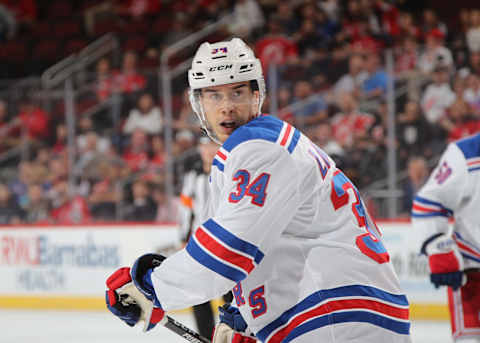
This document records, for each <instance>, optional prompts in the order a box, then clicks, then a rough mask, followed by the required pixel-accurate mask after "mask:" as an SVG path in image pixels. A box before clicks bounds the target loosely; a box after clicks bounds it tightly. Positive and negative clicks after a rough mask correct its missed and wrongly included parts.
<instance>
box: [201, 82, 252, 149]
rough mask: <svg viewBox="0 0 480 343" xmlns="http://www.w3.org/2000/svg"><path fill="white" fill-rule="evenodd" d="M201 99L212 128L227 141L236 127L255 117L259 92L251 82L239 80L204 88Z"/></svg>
mask: <svg viewBox="0 0 480 343" xmlns="http://www.w3.org/2000/svg"><path fill="white" fill-rule="evenodd" d="M201 101H202V106H203V110H204V111H205V117H206V119H207V121H208V124H209V126H210V128H211V130H213V132H214V133H215V135H216V136H217V137H218V139H219V140H220V141H221V142H225V141H226V140H227V138H228V136H230V135H231V134H232V132H233V131H234V130H235V129H236V128H238V127H240V126H242V125H244V124H246V123H248V122H249V121H250V120H252V119H253V118H255V116H256V114H257V111H258V101H259V93H258V91H252V89H251V88H250V83H249V82H237V83H232V84H228V85H221V86H213V87H207V88H204V89H202V96H201Z"/></svg>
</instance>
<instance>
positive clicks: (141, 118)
mask: <svg viewBox="0 0 480 343" xmlns="http://www.w3.org/2000/svg"><path fill="white" fill-rule="evenodd" d="M135 129H141V130H143V131H145V132H146V133H148V134H155V133H160V132H161V130H162V129H163V118H162V112H161V110H160V108H159V107H158V106H156V105H155V103H154V100H153V97H152V95H151V94H149V93H143V94H142V95H141V96H140V98H139V99H138V102H137V107H136V108H133V109H132V110H131V111H130V114H129V115H128V118H127V121H126V123H125V126H124V127H123V132H124V133H126V134H131V133H132V132H133V131H134V130H135Z"/></svg>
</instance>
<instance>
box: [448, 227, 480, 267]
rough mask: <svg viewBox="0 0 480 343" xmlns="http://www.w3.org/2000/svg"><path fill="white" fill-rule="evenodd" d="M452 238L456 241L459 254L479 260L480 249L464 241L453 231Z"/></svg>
mask: <svg viewBox="0 0 480 343" xmlns="http://www.w3.org/2000/svg"><path fill="white" fill-rule="evenodd" d="M453 239H454V240H455V242H456V243H457V246H458V249H459V250H460V254H462V256H463V257H464V258H466V259H469V260H473V261H475V262H480V249H478V248H477V247H475V246H474V245H473V244H472V243H470V242H468V241H466V240H465V239H464V238H463V237H462V236H461V235H460V234H459V233H458V232H455V234H454V236H453Z"/></svg>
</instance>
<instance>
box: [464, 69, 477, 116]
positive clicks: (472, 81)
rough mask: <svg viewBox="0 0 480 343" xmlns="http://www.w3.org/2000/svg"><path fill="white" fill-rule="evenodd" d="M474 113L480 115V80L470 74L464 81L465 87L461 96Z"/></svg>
mask: <svg viewBox="0 0 480 343" xmlns="http://www.w3.org/2000/svg"><path fill="white" fill-rule="evenodd" d="M462 98H463V100H465V101H466V102H467V103H468V104H469V105H470V106H471V107H472V109H473V110H474V111H475V113H477V114H480V78H479V77H478V75H476V74H470V75H469V76H468V77H467V80H466V87H465V90H464V92H463V96H462Z"/></svg>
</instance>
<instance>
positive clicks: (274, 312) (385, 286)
mask: <svg viewBox="0 0 480 343" xmlns="http://www.w3.org/2000/svg"><path fill="white" fill-rule="evenodd" d="M210 183H211V190H212V194H211V202H210V204H211V206H210V207H211V208H210V211H209V212H210V217H209V218H208V219H206V220H205V221H204V222H203V224H202V225H201V226H200V227H199V228H197V230H196V232H195V234H194V235H193V236H192V237H191V238H190V240H189V242H188V244H187V246H186V248H185V249H184V250H182V251H179V252H178V253H176V254H175V255H173V256H171V257H169V258H167V259H166V260H165V261H164V262H163V263H162V265H161V266H159V267H157V268H156V269H155V270H154V272H153V273H152V282H153V285H154V287H155V292H156V294H157V297H158V299H159V301H160V303H161V305H162V307H163V308H164V309H165V310H167V311H168V310H172V309H180V308H185V307H188V306H191V305H193V304H198V303H202V302H204V301H206V300H208V299H212V298H217V297H219V296H221V295H222V294H224V293H225V292H227V291H228V290H233V294H234V298H235V300H234V304H236V305H237V306H238V308H239V310H240V312H241V314H242V316H243V318H244V319H245V321H246V322H247V324H248V326H249V328H250V330H251V331H253V332H254V333H255V335H256V337H257V338H258V339H259V340H260V341H262V342H296V343H300V342H302V343H303V342H305V343H306V342H308V343H312V342H327V343H330V342H332V343H333V342H335V343H347V342H390V343H400V342H402V343H403V342H410V337H409V328H410V323H409V305H408V302H407V299H406V297H405V295H403V294H402V292H401V290H400V289H399V283H398V280H397V277H396V275H395V273H394V271H393V268H392V265H391V263H390V262H389V256H388V253H387V252H386V250H385V248H384V246H383V245H382V242H381V239H380V233H379V232H378V230H377V228H376V226H375V224H374V223H373V222H372V221H371V220H370V218H369V216H368V214H367V212H366V209H365V207H364V205H363V203H362V201H361V199H360V196H359V193H358V191H357V190H356V188H355V187H354V186H353V185H352V183H351V182H350V181H349V180H348V179H347V178H346V177H345V175H344V174H343V173H342V172H341V171H340V170H338V169H337V168H336V167H335V163H334V162H333V160H332V159H330V157H328V156H327V155H326V154H325V153H324V152H323V151H322V150H321V149H319V148H318V147H316V146H315V145H314V144H313V143H312V142H311V141H310V140H309V139H308V138H307V137H306V136H304V135H303V134H302V133H300V131H299V130H297V129H296V128H294V127H292V126H291V125H290V124H288V123H286V122H283V121H280V120H278V119H276V118H274V117H271V116H266V115H264V116H260V117H258V118H256V119H254V120H252V121H250V122H249V123H248V124H246V125H243V126H241V127H239V128H238V129H236V130H235V131H234V132H233V133H232V134H231V135H230V137H229V138H228V139H227V141H226V142H225V143H224V144H223V146H222V147H221V148H220V149H219V150H218V152H217V155H216V156H215V159H214V161H213V166H212V172H211V181H210Z"/></svg>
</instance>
